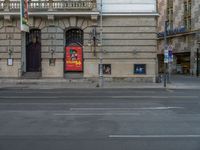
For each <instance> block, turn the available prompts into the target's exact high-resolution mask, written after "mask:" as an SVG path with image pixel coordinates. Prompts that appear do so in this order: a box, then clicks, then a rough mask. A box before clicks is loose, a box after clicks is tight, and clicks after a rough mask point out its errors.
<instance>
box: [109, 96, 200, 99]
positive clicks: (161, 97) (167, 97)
mask: <svg viewBox="0 0 200 150" xmlns="http://www.w3.org/2000/svg"><path fill="white" fill-rule="evenodd" d="M112 98H115V99H119V98H148V99H150V98H151V99H152V98H153V99H170V98H199V96H112Z"/></svg>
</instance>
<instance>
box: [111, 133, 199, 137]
mask: <svg viewBox="0 0 200 150" xmlns="http://www.w3.org/2000/svg"><path fill="white" fill-rule="evenodd" d="M108 137H109V138H200V135H192V134H191V135H109V136H108Z"/></svg>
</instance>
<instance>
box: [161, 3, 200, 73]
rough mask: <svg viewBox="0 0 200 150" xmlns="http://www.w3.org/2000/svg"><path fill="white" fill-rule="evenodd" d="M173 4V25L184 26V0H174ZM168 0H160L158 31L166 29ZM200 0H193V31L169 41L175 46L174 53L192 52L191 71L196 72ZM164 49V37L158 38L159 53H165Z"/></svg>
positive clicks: (173, 37)
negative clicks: (196, 33)
mask: <svg viewBox="0 0 200 150" xmlns="http://www.w3.org/2000/svg"><path fill="white" fill-rule="evenodd" d="M173 2H174V5H173V15H174V17H173V27H174V28H178V27H180V26H184V1H183V0H174V1H173ZM166 3H167V0H158V8H159V10H158V11H159V13H160V17H159V18H158V32H163V31H164V21H165V18H166V7H167V5H166ZM199 14H200V1H199V0H192V13H191V19H192V26H191V31H189V32H188V34H182V35H181V34H180V35H177V36H171V37H169V38H168V43H169V44H171V45H172V46H173V53H183V52H190V55H191V56H190V66H191V70H190V72H191V73H192V72H195V70H196V61H195V57H196V49H197V47H198V45H197V39H196V35H195V34H194V33H193V32H196V30H199V29H200V15H199ZM163 51H164V41H163V38H160V39H159V40H158V54H163Z"/></svg>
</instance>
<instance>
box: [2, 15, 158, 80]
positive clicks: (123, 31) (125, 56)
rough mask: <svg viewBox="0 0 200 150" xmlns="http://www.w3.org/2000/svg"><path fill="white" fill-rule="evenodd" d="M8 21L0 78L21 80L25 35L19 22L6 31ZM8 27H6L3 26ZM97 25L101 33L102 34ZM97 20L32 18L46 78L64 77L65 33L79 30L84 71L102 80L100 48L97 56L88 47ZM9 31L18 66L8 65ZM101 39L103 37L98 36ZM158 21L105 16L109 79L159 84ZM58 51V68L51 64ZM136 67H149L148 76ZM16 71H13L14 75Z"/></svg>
mask: <svg viewBox="0 0 200 150" xmlns="http://www.w3.org/2000/svg"><path fill="white" fill-rule="evenodd" d="M2 22H5V21H2V20H1V21H0V26H1V28H0V34H1V35H0V38H1V40H0V42H1V43H0V48H1V49H2V51H1V52H0V58H1V60H0V73H1V74H0V76H1V77H5V76H7V75H10V76H13V77H17V76H18V75H19V71H18V70H20V68H21V55H22V54H21V47H20V45H21V34H20V31H19V21H18V20H13V21H12V22H13V24H14V22H15V24H17V25H13V26H12V27H9V28H7V29H5V24H4V23H2ZM3 24H4V25H3ZM99 24H100V23H99V22H97V26H96V27H97V32H98V33H99V32H100V26H99ZM94 25H95V24H94V21H92V20H91V18H89V17H60V18H58V17H57V18H55V19H54V20H48V19H47V18H40V17H34V18H33V17H31V18H30V28H31V29H33V28H34V29H40V30H41V45H42V55H41V57H42V77H63V76H64V69H63V68H64V47H65V31H66V30H67V29H70V28H74V27H78V28H80V29H82V30H83V31H84V46H83V58H84V72H83V76H84V77H87V78H92V77H94V78H98V76H99V70H98V68H99V54H100V47H97V52H96V53H97V54H96V56H94V53H93V50H92V49H91V46H89V45H88V43H89V40H90V35H89V34H90V32H91V31H92V29H93V28H94ZM7 32H10V33H12V35H13V39H12V40H11V45H12V46H13V48H14V53H13V56H12V57H13V58H14V65H13V66H7V65H6V63H7V58H8V52H7V47H8V44H9V42H8V39H6V37H7ZM98 37H99V35H98ZM156 45H157V39H156V18H155V17H151V16H148V17H145V16H140V17H139V16H138V17H137V16H135V17H133V16H105V17H103V47H102V48H103V51H104V53H103V63H104V64H111V67H112V71H111V75H105V77H107V78H141V79H142V78H143V79H144V80H145V79H146V80H148V81H155V76H156V66H157V64H156ZM52 49H53V50H54V54H53V58H55V59H56V61H55V65H50V64H49V59H50V58H52V55H51V50H52ZM134 64H146V74H145V75H135V74H134V67H133V66H134ZM11 70H12V72H10V71H11Z"/></svg>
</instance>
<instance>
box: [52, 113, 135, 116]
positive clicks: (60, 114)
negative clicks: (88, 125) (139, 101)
mask: <svg viewBox="0 0 200 150" xmlns="http://www.w3.org/2000/svg"><path fill="white" fill-rule="evenodd" d="M53 115H55V116H138V115H139V114H138V113H63V114H62V113H54V114H53Z"/></svg>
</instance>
